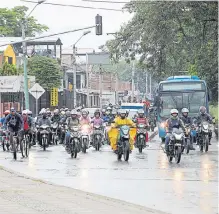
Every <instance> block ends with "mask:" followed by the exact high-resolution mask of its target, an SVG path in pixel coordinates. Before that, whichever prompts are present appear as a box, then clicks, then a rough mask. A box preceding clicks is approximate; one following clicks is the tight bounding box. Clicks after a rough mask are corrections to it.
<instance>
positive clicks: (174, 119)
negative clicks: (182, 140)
mask: <svg viewBox="0 0 219 214" xmlns="http://www.w3.org/2000/svg"><path fill="white" fill-rule="evenodd" d="M178 114H179V112H178V110H177V109H171V111H170V115H171V117H170V118H169V119H167V121H166V127H165V128H166V133H167V134H166V138H165V150H166V153H168V152H169V151H168V148H169V147H168V144H169V141H170V136H171V134H172V131H173V128H177V129H179V128H182V130H183V131H184V132H186V129H185V125H184V123H183V121H182V120H181V119H180V118H179V117H178Z"/></svg>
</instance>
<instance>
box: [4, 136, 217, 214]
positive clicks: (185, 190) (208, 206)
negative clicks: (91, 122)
mask: <svg viewBox="0 0 219 214" xmlns="http://www.w3.org/2000/svg"><path fill="white" fill-rule="evenodd" d="M150 145H151V146H150V147H149V148H147V149H146V150H144V152H143V153H142V154H139V153H138V151H137V150H134V152H133V153H132V154H131V156H130V160H129V162H128V163H127V162H124V161H122V162H118V161H117V158H116V155H115V154H113V153H112V151H111V149H110V147H109V146H107V145H106V146H104V147H102V149H101V151H100V152H96V151H95V150H94V149H93V148H90V149H89V150H88V153H87V154H82V153H80V154H79V155H78V158H77V159H71V158H70V155H68V154H67V153H66V152H65V150H64V147H63V146H61V145H59V146H52V147H50V148H48V150H47V151H45V152H44V151H42V149H40V148H39V147H35V148H34V147H33V148H32V150H31V153H30V157H29V159H23V160H18V161H16V162H15V161H13V160H12V154H10V153H4V152H0V165H2V166H4V167H7V168H9V169H12V170H15V171H18V172H20V173H23V174H26V175H28V176H31V177H35V178H39V179H44V180H47V181H50V182H53V183H56V184H60V185H65V186H69V187H73V188H76V189H80V190H84V191H87V192H93V193H97V194H101V195H105V196H109V197H113V198H117V199H121V200H125V201H129V202H132V203H136V204H140V205H143V206H146V207H149V208H154V209H157V210H161V211H165V212H168V213H173V214H175V213H177V214H185V213H186V214H216V213H218V145H217V142H216V140H215V139H214V140H213V141H212V145H211V146H210V148H209V152H208V153H203V154H202V153H200V151H198V150H196V151H191V153H190V154H189V155H183V157H182V160H181V163H180V164H176V163H174V162H173V163H172V164H170V163H168V160H167V158H166V155H165V154H164V153H163V151H162V149H161V148H160V141H159V138H158V137H157V136H156V137H155V138H154V140H152V142H151V144H150Z"/></svg>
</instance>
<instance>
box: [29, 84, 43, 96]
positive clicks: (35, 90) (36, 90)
mask: <svg viewBox="0 0 219 214" xmlns="http://www.w3.org/2000/svg"><path fill="white" fill-rule="evenodd" d="M29 92H30V94H32V95H33V97H34V98H35V99H37V100H38V99H39V98H40V97H41V96H42V95H43V93H44V92H45V90H44V88H43V87H42V86H40V85H39V84H38V83H35V84H34V86H33V87H32V88H31V89H29Z"/></svg>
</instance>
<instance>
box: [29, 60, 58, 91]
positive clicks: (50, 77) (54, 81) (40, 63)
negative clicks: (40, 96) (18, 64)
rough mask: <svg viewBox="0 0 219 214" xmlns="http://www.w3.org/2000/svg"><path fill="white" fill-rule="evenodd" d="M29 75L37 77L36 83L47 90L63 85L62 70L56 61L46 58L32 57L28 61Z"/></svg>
mask: <svg viewBox="0 0 219 214" xmlns="http://www.w3.org/2000/svg"><path fill="white" fill-rule="evenodd" d="M28 74H29V75H33V76H35V77H36V82H38V83H39V84H40V85H41V86H42V87H43V88H45V89H47V90H50V89H52V88H59V87H60V85H61V70H60V66H59V64H58V62H57V60H55V59H52V58H49V57H45V56H34V57H31V58H30V59H29V60H28Z"/></svg>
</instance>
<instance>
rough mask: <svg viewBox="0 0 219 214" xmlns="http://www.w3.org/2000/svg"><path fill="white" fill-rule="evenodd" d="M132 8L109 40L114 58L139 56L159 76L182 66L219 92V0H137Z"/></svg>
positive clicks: (145, 65)
mask: <svg viewBox="0 0 219 214" xmlns="http://www.w3.org/2000/svg"><path fill="white" fill-rule="evenodd" d="M126 9H127V10H129V11H130V12H131V13H134V16H133V18H132V20H131V21H130V22H128V23H127V24H125V25H124V26H122V27H121V29H120V31H119V32H118V33H117V34H116V36H115V39H114V40H110V41H108V42H107V44H106V45H107V47H108V49H109V50H110V52H111V56H112V58H113V60H114V61H118V59H119V58H125V59H126V61H127V62H130V61H131V60H134V59H136V56H138V57H139V59H138V62H139V65H140V66H141V67H142V68H146V69H147V71H149V72H151V73H152V74H153V77H154V78H155V79H157V80H158V81H159V80H162V79H163V78H164V77H167V76H169V75H177V73H178V71H188V72H189V73H190V74H197V75H198V76H199V77H201V78H203V79H205V80H206V81H207V83H208V86H209V87H210V89H211V90H212V92H213V94H214V95H215V97H214V99H216V98H217V95H218V90H217V82H218V76H217V69H218V66H217V62H218V56H217V52H218V51H217V50H218V3H217V2H195V1H192V2H190V1H184V2H183V1H181V2H180V1H175V2H167V1H159V2H151V1H148V2H146V1H132V2H131V3H129V4H126Z"/></svg>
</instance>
